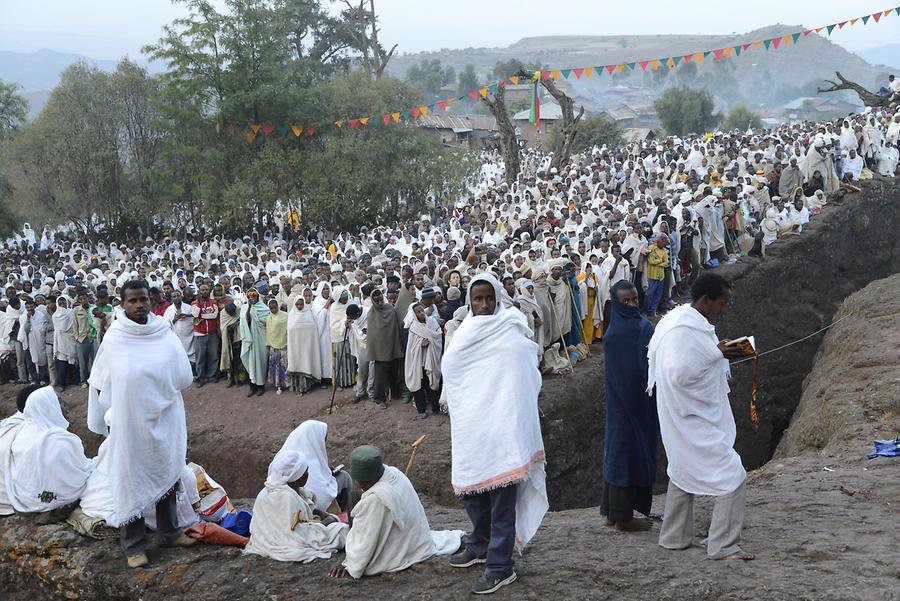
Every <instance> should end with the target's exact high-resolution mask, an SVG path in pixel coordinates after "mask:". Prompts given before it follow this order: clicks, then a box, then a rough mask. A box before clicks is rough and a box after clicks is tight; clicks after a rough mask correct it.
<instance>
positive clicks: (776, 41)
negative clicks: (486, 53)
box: [772, 38, 781, 50]
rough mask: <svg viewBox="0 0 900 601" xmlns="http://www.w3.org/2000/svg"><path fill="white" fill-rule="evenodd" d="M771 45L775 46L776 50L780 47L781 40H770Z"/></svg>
mask: <svg viewBox="0 0 900 601" xmlns="http://www.w3.org/2000/svg"><path fill="white" fill-rule="evenodd" d="M772 45H773V46H775V49H776V50H777V49H778V46H779V45H781V38H772Z"/></svg>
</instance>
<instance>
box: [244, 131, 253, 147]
mask: <svg viewBox="0 0 900 601" xmlns="http://www.w3.org/2000/svg"><path fill="white" fill-rule="evenodd" d="M244 136H245V137H246V138H247V144H253V140H255V139H256V132H255V131H248V132H245V133H244Z"/></svg>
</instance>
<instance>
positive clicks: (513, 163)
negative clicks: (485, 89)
mask: <svg viewBox="0 0 900 601" xmlns="http://www.w3.org/2000/svg"><path fill="white" fill-rule="evenodd" d="M481 100H482V101H483V102H484V103H485V104H486V105H487V107H488V109H489V110H490V111H491V114H492V115H494V119H496V120H497V130H498V131H499V132H500V149H501V150H502V152H503V164H504V165H505V166H506V181H507V182H508V183H510V184H512V183H513V182H514V181H516V177H517V176H518V175H519V171H520V170H521V166H520V163H519V140H518V138H516V128H515V127H513V124H512V121H510V119H509V113H507V112H506V88H504V87H503V86H498V87H497V91H496V92H495V93H494V94H488V95H487V96H484V97H483V98H482V99H481Z"/></svg>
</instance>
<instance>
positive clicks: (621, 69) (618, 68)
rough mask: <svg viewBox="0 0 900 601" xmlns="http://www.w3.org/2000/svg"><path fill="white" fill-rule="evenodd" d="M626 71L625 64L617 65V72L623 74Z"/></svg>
mask: <svg viewBox="0 0 900 601" xmlns="http://www.w3.org/2000/svg"><path fill="white" fill-rule="evenodd" d="M624 70H625V63H619V64H618V65H616V71H618V72H619V73H621V72H622V71H624Z"/></svg>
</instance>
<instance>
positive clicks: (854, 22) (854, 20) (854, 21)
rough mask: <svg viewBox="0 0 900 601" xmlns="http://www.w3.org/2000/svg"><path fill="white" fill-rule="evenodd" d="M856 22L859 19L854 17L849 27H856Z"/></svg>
mask: <svg viewBox="0 0 900 601" xmlns="http://www.w3.org/2000/svg"><path fill="white" fill-rule="evenodd" d="M857 21H859V17H856V18H855V19H850V27H853V26H854V25H856V22H857Z"/></svg>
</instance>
